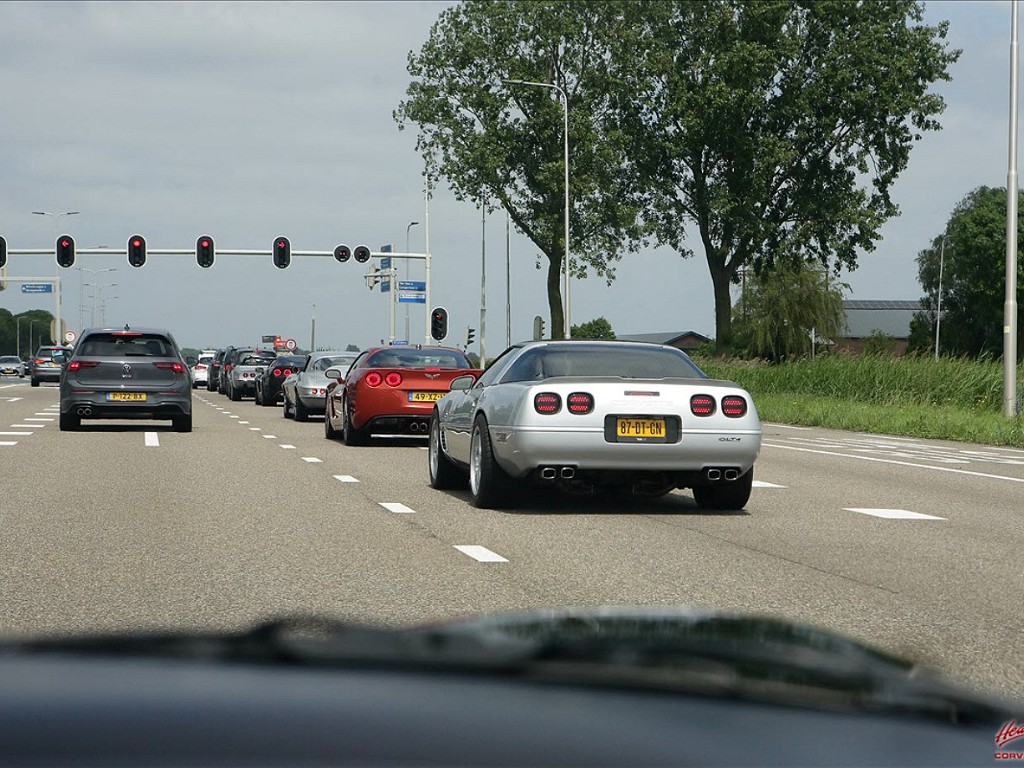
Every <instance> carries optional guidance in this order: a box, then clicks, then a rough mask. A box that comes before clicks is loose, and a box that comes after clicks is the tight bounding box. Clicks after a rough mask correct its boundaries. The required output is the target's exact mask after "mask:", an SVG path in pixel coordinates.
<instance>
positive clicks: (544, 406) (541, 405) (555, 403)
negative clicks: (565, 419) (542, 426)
mask: <svg viewBox="0 0 1024 768" xmlns="http://www.w3.org/2000/svg"><path fill="white" fill-rule="evenodd" d="M533 409H534V410H535V411H537V413H543V414H544V415H546V416H550V415H551V414H554V413H558V412H559V411H560V410H561V409H562V398H561V397H559V396H558V395H557V394H556V393H554V392H538V393H537V394H536V395H534V396H533Z"/></svg>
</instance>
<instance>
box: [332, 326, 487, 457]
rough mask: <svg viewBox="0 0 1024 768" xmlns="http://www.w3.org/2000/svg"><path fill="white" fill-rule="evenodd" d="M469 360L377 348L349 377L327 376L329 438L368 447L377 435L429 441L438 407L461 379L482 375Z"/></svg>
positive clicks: (441, 351)
mask: <svg viewBox="0 0 1024 768" xmlns="http://www.w3.org/2000/svg"><path fill="white" fill-rule="evenodd" d="M479 373H480V370H479V369H477V368H474V367H473V365H472V363H470V362H469V359H468V358H467V357H466V355H465V354H464V353H463V352H462V351H461V350H459V349H453V348H451V347H421V346H408V347H396V346H392V347H374V348H372V349H368V350H366V351H364V352H361V353H360V354H359V357H357V358H356V360H355V362H354V363H352V367H351V368H349V369H348V372H347V373H346V372H345V371H342V370H340V369H338V368H331V369H329V370H328V371H327V376H328V378H333V379H335V381H333V382H331V383H330V384H328V385H327V413H326V415H325V417H324V436H325V437H326V438H327V439H328V440H336V439H338V438H339V437H340V438H342V439H343V440H344V441H345V443H346V444H347V445H365V444H366V443H367V442H368V440H369V438H370V435H371V434H373V433H378V434H389V435H395V434H399V435H415V436H420V437H427V433H428V428H429V426H430V414H431V412H432V410H433V407H434V403H435V402H436V401H437V400H440V399H441V398H442V397H444V396H445V395H446V394H448V384H449V383H450V382H451V380H452V379H454V378H455V377H456V376H465V375H466V374H473V375H479Z"/></svg>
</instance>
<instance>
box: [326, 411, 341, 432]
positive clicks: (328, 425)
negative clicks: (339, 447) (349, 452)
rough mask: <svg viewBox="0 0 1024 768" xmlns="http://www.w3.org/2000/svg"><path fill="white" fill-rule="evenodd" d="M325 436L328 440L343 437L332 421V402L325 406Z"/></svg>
mask: <svg viewBox="0 0 1024 768" xmlns="http://www.w3.org/2000/svg"><path fill="white" fill-rule="evenodd" d="M324 437H325V438H327V439H328V440H337V439H338V438H339V437H341V432H339V431H338V430H336V429H335V428H334V425H333V424H332V423H331V406H330V404H328V405H327V407H326V408H324Z"/></svg>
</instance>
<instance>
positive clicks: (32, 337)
mask: <svg viewBox="0 0 1024 768" xmlns="http://www.w3.org/2000/svg"><path fill="white" fill-rule="evenodd" d="M19 318H21V322H20V323H19V322H18V319H19ZM52 322H53V314H51V313H50V312H47V311H46V310H45V309H30V310H28V311H26V312H21V313H19V314H17V315H13V314H11V312H10V311H9V310H7V309H0V355H15V354H17V353H18V350H19V347H20V350H21V357H22V358H23V359H27V358H28V356H29V355H31V354H33V353H34V352H35V351H36V349H38V348H39V347H41V346H47V345H51V344H53V343H54V341H53V339H52V338H51V336H50V324H51V323H52ZM19 337H20V338H19ZM19 342H20V344H19Z"/></svg>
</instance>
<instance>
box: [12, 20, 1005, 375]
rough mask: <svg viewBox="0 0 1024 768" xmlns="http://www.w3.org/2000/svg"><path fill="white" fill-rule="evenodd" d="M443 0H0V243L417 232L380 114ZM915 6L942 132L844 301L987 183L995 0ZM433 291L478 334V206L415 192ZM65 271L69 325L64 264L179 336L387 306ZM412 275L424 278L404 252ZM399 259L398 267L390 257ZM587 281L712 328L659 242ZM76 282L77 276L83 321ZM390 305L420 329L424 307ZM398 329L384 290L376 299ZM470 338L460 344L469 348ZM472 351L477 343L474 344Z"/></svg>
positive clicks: (320, 319) (348, 285) (371, 296)
mask: <svg viewBox="0 0 1024 768" xmlns="http://www.w3.org/2000/svg"><path fill="white" fill-rule="evenodd" d="M446 5H447V3H439V2H362V3H360V2H344V3H308V4H305V3H283V4H278V3H269V2H259V3H242V2H231V3H225V4H218V3H141V2H140V3H123V2H117V3H77V2H76V3H55V2H37V3H16V2H3V3H0V94H3V98H2V101H0V105H2V106H0V115H2V117H0V234H2V235H4V236H5V237H6V238H7V240H8V243H9V247H10V248H12V249H13V248H44V247H51V246H52V243H53V238H54V236H55V235H56V234H57V233H56V232H55V226H54V225H55V223H56V222H55V221H54V219H53V217H43V216H34V215H32V213H31V211H34V210H39V211H50V212H54V213H58V212H62V211H80V212H81V213H80V215H77V216H72V217H67V218H64V219H62V220H61V221H60V222H59V225H60V229H61V230H63V231H66V232H68V233H69V234H71V235H73V236H74V237H75V239H76V242H77V244H78V247H79V248H87V247H95V246H99V245H107V246H111V247H120V248H124V243H125V241H126V240H127V238H128V236H129V235H132V234H135V233H139V234H142V235H144V236H145V237H146V238H147V242H148V245H149V247H150V248H172V247H185V248H190V247H192V246H193V245H194V243H195V240H196V237H197V236H198V235H200V234H210V235H212V236H213V237H214V238H215V240H216V244H217V247H218V248H221V249H226V248H266V249H269V247H270V244H271V242H272V240H273V238H274V237H275V236H277V235H287V236H288V237H289V238H290V239H291V242H292V248H293V249H295V250H299V249H310V250H312V249H316V250H329V249H332V248H333V247H334V246H335V245H336V244H338V243H341V242H344V243H347V244H349V245H350V246H355V245H356V244H358V243H365V244H367V245H369V246H370V247H371V248H372V249H374V250H376V249H377V248H378V247H379V246H380V245H382V244H384V243H388V242H391V243H394V244H395V246H396V250H404V248H405V237H406V228H407V225H408V224H409V223H410V222H412V221H418V222H420V224H419V225H418V226H414V227H412V229H411V232H410V246H411V249H412V250H413V251H421V250H422V249H423V245H424V241H423V238H424V226H423V222H424V210H423V193H422V186H421V185H422V180H421V170H422V168H421V160H420V158H419V155H418V154H417V153H416V152H415V150H414V144H415V131H414V129H413V130H406V131H404V132H399V131H398V128H397V125H396V123H395V122H394V120H393V118H392V111H393V110H394V109H395V107H396V106H397V105H398V103H399V101H400V100H401V99H402V98H403V97H404V94H405V89H406V86H407V84H408V81H409V77H408V74H407V73H406V70H405V64H406V57H407V54H408V52H409V51H410V50H419V48H420V46H421V45H422V44H423V42H424V41H425V40H426V37H427V34H428V31H429V28H430V26H431V24H432V23H433V21H434V20H435V19H436V18H437V16H438V14H439V13H440V11H441V10H442V9H443V8H444V7H445V6H446ZM926 17H927V20H928V21H929V23H935V22H937V21H938V20H940V19H943V18H945V19H949V20H950V22H951V30H950V37H951V40H952V44H953V45H954V46H955V47H959V48H962V49H963V51H964V52H963V55H962V56H961V59H960V61H959V63H957V64H956V65H955V66H954V68H953V70H952V74H953V81H952V82H951V83H949V84H943V85H941V86H940V87H939V91H940V92H941V93H942V94H943V95H944V96H945V98H946V100H947V109H946V112H945V113H944V115H943V116H942V117H941V121H942V123H943V125H944V129H943V130H942V131H940V132H937V133H929V134H927V135H926V136H925V137H924V139H923V140H922V141H921V142H920V143H919V144H918V146H917V147H916V148H915V149H914V151H913V153H912V154H911V159H910V166H909V168H908V170H907V171H906V172H905V173H904V175H903V176H902V177H901V180H900V182H899V183H898V185H897V186H896V189H895V194H894V199H895V200H896V202H897V203H898V204H899V205H900V207H901V209H902V215H901V216H900V217H899V218H897V219H895V220H892V221H891V222H889V224H888V225H887V226H886V227H885V228H884V230H883V232H884V239H883V240H882V241H881V242H880V243H879V245H878V248H877V250H876V251H874V252H873V253H870V254H864V255H863V256H862V258H861V260H860V266H859V268H858V269H857V270H856V271H854V272H853V273H851V274H848V275H846V276H845V277H844V279H845V280H846V282H848V283H849V284H850V286H851V288H852V291H851V293H850V294H849V296H850V298H858V299H917V298H920V296H921V289H920V286H919V284H918V282H917V272H916V265H915V263H914V258H915V256H916V254H917V252H918V251H919V250H920V249H922V248H924V247H926V246H927V245H928V242H929V241H930V239H931V238H932V237H933V236H934V235H935V234H937V233H938V232H940V231H941V230H942V228H943V225H944V222H945V220H946V218H947V217H948V215H949V213H950V211H951V210H952V208H953V206H954V205H955V204H956V203H957V202H958V201H959V200H960V199H961V198H962V197H963V196H964V195H965V194H966V193H967V192H968V191H970V190H971V189H973V188H974V187H976V186H979V185H982V184H985V185H989V186H1004V185H1005V183H1006V166H1007V146H1008V145H1007V118H1008V109H1007V106H1008V83H1009V26H1010V5H1009V2H1007V1H1006V0H1000V1H999V2H976V1H973V0H972V1H970V2H931V3H928V4H927V12H926ZM486 249H487V322H486V337H485V338H486V340H487V354H488V355H493V354H495V353H496V352H498V351H500V350H501V349H503V348H504V345H505V333H506V323H505V298H506V282H505V216H504V214H503V213H498V214H494V215H492V216H490V217H489V219H488V226H487V238H486ZM430 250H431V252H432V254H433V276H432V278H433V279H432V288H433V297H432V298H433V302H432V303H435V304H442V305H445V306H446V307H447V308H448V309H449V312H450V315H451V328H452V335H451V336H450V337H449V342H451V343H455V342H458V343H461V340H462V338H463V337H464V334H465V328H466V326H467V325H469V326H472V327H474V328H476V329H477V336H478V338H479V336H480V335H481V334H480V271H481V224H480V214H479V211H478V210H476V209H475V208H473V206H472V205H471V204H468V203H459V202H457V201H455V200H454V198H453V196H452V195H451V194H450V193H449V192H448V191H447V190H446V189H441V190H436V191H435V198H434V200H433V201H432V202H431V206H430ZM536 261H537V249H536V248H534V247H533V246H532V244H531V243H530V242H529V241H528V240H526V239H525V238H523V237H521V236H519V235H517V234H516V233H515V232H514V231H513V233H512V238H511V265H512V266H511V270H512V286H511V296H512V301H511V306H512V327H511V331H512V333H511V335H512V339H513V340H520V339H525V338H529V337H530V336H531V334H532V322H533V317H534V315H538V314H539V315H543V316H544V317H545V318H547V314H548V312H547V302H546V298H545V288H544V275H545V272H544V271H543V270H537V269H535V266H534V265H535V263H536ZM77 266H80V267H83V268H85V269H86V270H101V269H108V268H116V270H117V271H115V272H107V273H98V274H94V273H92V272H86V271H77V272H76V271H73V270H72V271H63V270H62V277H63V281H62V290H63V296H64V313H63V314H64V317H65V318H66V320H67V325H68V327H69V328H74V329H78V328H79V291H80V288H79V278H80V277H84V282H85V283H116V285H115V286H108V287H106V288H103V289H101V292H102V294H103V295H105V296H106V297H108V298H107V301H106V302H105V305H106V321H107V322H108V323H111V324H118V325H120V324H123V323H125V322H128V323H131V324H133V325H157V326H164V327H168V328H170V329H171V330H172V331H173V332H174V333H175V335H176V336H177V338H178V341H179V342H180V343H181V344H182V345H183V346H189V347H211V348H212V347H220V346H224V345H227V344H235V343H253V342H258V341H259V337H260V336H262V335H263V334H281V335H283V336H285V337H292V338H296V339H297V340H298V341H299V343H300V345H305V344H308V343H309V338H310V326H311V318H312V316H313V312H314V309H313V306H314V305H315V306H316V309H315V313H316V343H317V346H323V345H330V346H334V347H341V348H344V346H345V345H346V344H349V343H353V344H357V345H359V346H360V347H365V346H368V345H370V344H374V343H378V342H379V341H380V340H381V339H382V338H383V337H385V336H386V335H387V333H388V320H387V303H386V301H385V298H384V297H383V296H382V295H381V294H380V293H378V292H376V291H374V292H371V291H369V290H367V288H366V285H365V282H364V280H363V277H362V275H363V274H364V273H365V272H366V265H360V264H357V263H356V262H355V261H350V262H349V263H347V264H338V263H337V262H335V261H334V260H333V259H299V258H296V259H293V262H292V266H291V267H290V268H289V269H288V270H285V271H281V270H277V269H275V268H274V267H273V265H272V263H271V261H270V258H269V256H268V257H266V258H265V259H258V258H253V257H244V258H242V257H235V258H232V257H228V256H219V257H218V260H217V263H216V265H215V266H214V267H213V268H212V269H209V270H203V269H200V268H199V267H198V266H197V265H196V264H195V259H194V257H193V256H175V257H163V258H161V257H159V256H151V257H150V260H149V263H148V264H147V265H146V267H145V268H143V269H133V268H131V267H129V266H128V264H127V261H126V259H125V257H124V256H123V255H121V256H119V257H118V256H80V257H79V259H78V262H77ZM55 269H56V268H55V266H54V260H53V257H52V256H50V257H40V256H11V257H10V260H9V263H8V274H9V275H10V276H12V277H18V276H36V275H42V274H52V273H53V272H54V271H55ZM410 269H411V273H410V277H411V279H414V280H418V279H422V277H423V273H422V266H421V265H419V264H414V265H413V266H412V267H411V268H410ZM402 273H403V275H402V276H403V277H404V268H403V269H402ZM617 273H618V277H617V279H616V281H615V283H614V284H613V285H612V286H611V287H608V286H606V285H605V283H604V281H603V280H601V279H599V278H591V279H589V280H585V281H575V282H574V284H573V290H572V319H573V321H574V322H576V323H579V322H582V321H586V320H590V319H593V318H594V317H597V316H601V315H603V316H605V317H607V318H608V320H609V321H610V322H611V324H612V327H613V328H614V329H615V331H616V332H617V333H619V334H630V333H650V332H670V331H679V332H682V331H686V330H695V331H698V332H700V333H704V334H706V335H709V336H712V335H713V334H714V305H713V300H712V295H711V281H710V278H709V277H708V272H707V265H706V264H705V263H704V261H703V257H702V256H700V255H699V250H698V256H696V257H694V258H693V259H689V260H683V259H681V258H679V257H678V256H676V255H675V254H673V253H672V252H670V251H667V250H648V251H644V252H641V253H639V254H636V255H631V256H627V257H626V258H625V259H624V260H623V261H622V262H620V264H619V266H618V270H617ZM91 291H92V288H91V287H89V286H86V287H84V289H82V292H83V293H84V295H85V301H84V305H85V320H86V324H88V321H89V308H90V300H89V294H90V292H91ZM0 306H2V307H5V308H7V309H9V310H10V311H12V312H15V313H18V312H22V311H25V310H27V309H33V308H37V307H40V308H44V309H49V310H50V311H51V312H52V311H53V308H54V307H53V301H52V299H50V298H47V297H40V296H38V295H24V294H22V293H21V292H20V289H19V287H18V285H17V284H11V285H10V286H9V287H8V289H7V290H6V291H4V292H2V293H0ZM410 307H411V315H412V319H411V339H412V341H413V342H417V341H422V340H423V335H424V325H423V306H422V305H410ZM397 313H398V314H397V316H398V321H397V325H398V327H397V330H398V334H397V335H398V336H399V337H402V336H404V325H405V323H404V317H405V314H404V308H403V307H399V309H398V310H397ZM474 348H476V347H474ZM477 351H478V350H477Z"/></svg>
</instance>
